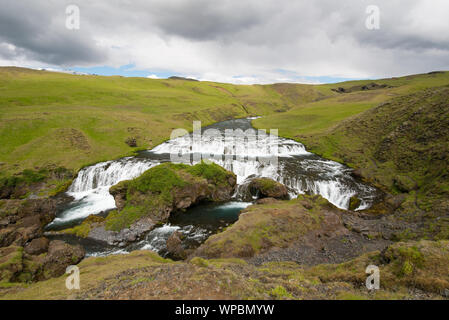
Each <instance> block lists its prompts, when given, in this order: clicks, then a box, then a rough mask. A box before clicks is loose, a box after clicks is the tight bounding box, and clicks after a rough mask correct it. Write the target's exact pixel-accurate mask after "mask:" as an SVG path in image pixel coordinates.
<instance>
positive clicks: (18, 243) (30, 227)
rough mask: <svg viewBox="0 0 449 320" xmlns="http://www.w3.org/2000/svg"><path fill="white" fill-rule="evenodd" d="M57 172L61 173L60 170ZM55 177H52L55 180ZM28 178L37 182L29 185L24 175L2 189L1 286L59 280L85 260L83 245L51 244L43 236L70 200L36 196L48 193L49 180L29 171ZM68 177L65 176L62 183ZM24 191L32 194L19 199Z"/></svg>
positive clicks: (0, 233) (66, 197) (0, 219)
mask: <svg viewBox="0 0 449 320" xmlns="http://www.w3.org/2000/svg"><path fill="white" fill-rule="evenodd" d="M58 172H59V173H61V170H58ZM41 173H42V171H41ZM54 174H55V173H53V174H52V178H54V177H55V176H54ZM26 176H28V177H30V176H32V177H34V178H36V177H38V179H35V181H31V182H30V181H28V182H29V183H28V184H26V180H25V179H24V178H23V176H18V177H17V176H16V177H15V178H10V179H9V183H8V187H7V188H3V189H2V197H3V199H1V200H0V284H8V283H11V282H31V281H37V280H45V279H49V278H51V277H57V276H60V275H62V274H63V273H64V272H65V269H66V267H67V266H69V265H73V264H77V263H79V262H80V261H81V260H82V259H83V257H84V249H83V248H82V247H81V246H72V245H69V244H67V243H65V242H63V241H58V240H54V241H50V240H48V239H47V238H46V237H44V227H45V226H46V225H47V224H48V223H50V222H51V221H52V220H53V219H54V218H55V217H56V214H57V212H58V211H59V210H60V209H61V207H63V206H64V205H65V204H67V203H68V202H70V201H71V198H70V197H68V196H66V195H64V194H59V195H57V196H50V197H49V196H45V195H44V196H38V195H37V194H42V193H43V192H45V191H47V190H49V183H48V181H46V180H47V179H46V177H43V176H39V175H38V174H37V173H30V172H28V173H26ZM66 178H67V177H66V176H64V175H63V176H62V177H61V180H65V179H66ZM11 179H12V180H11ZM11 181H14V182H15V183H11ZM52 181H53V180H52ZM19 189H20V190H22V191H20V190H19ZM23 190H28V192H29V193H30V194H29V195H28V197H27V198H25V199H20V198H23V194H22V193H23Z"/></svg>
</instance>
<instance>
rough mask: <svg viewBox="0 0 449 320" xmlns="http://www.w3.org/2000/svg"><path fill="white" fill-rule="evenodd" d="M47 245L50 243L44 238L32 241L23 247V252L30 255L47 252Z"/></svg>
mask: <svg viewBox="0 0 449 320" xmlns="http://www.w3.org/2000/svg"><path fill="white" fill-rule="evenodd" d="M49 243H50V241H49V240H48V239H47V238H45V237H41V238H37V239H33V240H32V241H31V242H30V243H28V244H27V245H26V246H25V252H26V253H28V254H31V255H38V254H41V253H44V252H47V250H48V245H49Z"/></svg>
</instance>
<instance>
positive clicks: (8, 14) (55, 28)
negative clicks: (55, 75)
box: [0, 1, 106, 65]
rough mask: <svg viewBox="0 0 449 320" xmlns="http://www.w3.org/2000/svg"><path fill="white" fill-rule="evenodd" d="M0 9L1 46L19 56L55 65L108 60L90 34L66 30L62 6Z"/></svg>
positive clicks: (23, 4) (17, 4)
mask: <svg viewBox="0 0 449 320" xmlns="http://www.w3.org/2000/svg"><path fill="white" fill-rule="evenodd" d="M1 6H2V11H1V12H0V30H1V31H0V42H3V43H4V44H12V45H14V46H15V47H17V50H16V53H17V54H18V55H19V54H20V55H21V56H24V57H26V58H28V59H30V60H36V61H41V62H44V63H48V64H54V65H68V64H72V63H95V62H99V63H101V62H103V61H104V60H105V59H106V52H104V51H103V52H102V51H101V50H99V49H98V48H96V45H95V41H93V39H92V38H91V37H90V35H89V34H88V33H87V32H83V30H82V29H81V30H79V31H72V30H68V29H67V28H66V27H65V17H66V16H65V7H66V6H65V5H63V4H62V3H61V2H59V4H58V3H56V2H54V1H50V2H34V1H33V2H27V1H23V2H19V1H17V2H8V3H3V4H2V5H1ZM3 53H4V52H3ZM11 53H12V52H10V54H11ZM0 54H2V52H0ZM3 57H5V55H3Z"/></svg>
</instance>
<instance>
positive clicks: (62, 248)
mask: <svg viewBox="0 0 449 320" xmlns="http://www.w3.org/2000/svg"><path fill="white" fill-rule="evenodd" d="M84 255H85V252H84V249H83V247H81V246H79V245H76V246H72V245H69V244H67V243H65V242H64V241H60V240H53V241H51V242H50V244H49V246H48V253H47V255H46V256H45V258H44V261H43V265H42V267H43V273H42V275H41V276H40V278H41V279H42V278H43V279H48V278H52V277H59V276H61V275H63V274H64V273H65V270H66V268H67V267H68V266H70V265H76V264H78V263H79V262H80V261H81V260H82V259H83V258H84Z"/></svg>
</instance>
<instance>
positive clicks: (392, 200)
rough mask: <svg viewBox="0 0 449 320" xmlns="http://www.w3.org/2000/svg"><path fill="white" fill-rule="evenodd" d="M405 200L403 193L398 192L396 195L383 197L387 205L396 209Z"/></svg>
mask: <svg viewBox="0 0 449 320" xmlns="http://www.w3.org/2000/svg"><path fill="white" fill-rule="evenodd" d="M404 201H405V194H399V195H396V196H391V195H390V196H387V197H386V198H385V202H386V203H387V205H389V206H390V207H391V208H392V209H393V210H396V209H397V208H399V207H400V206H401V204H402V203H403V202H404Z"/></svg>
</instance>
